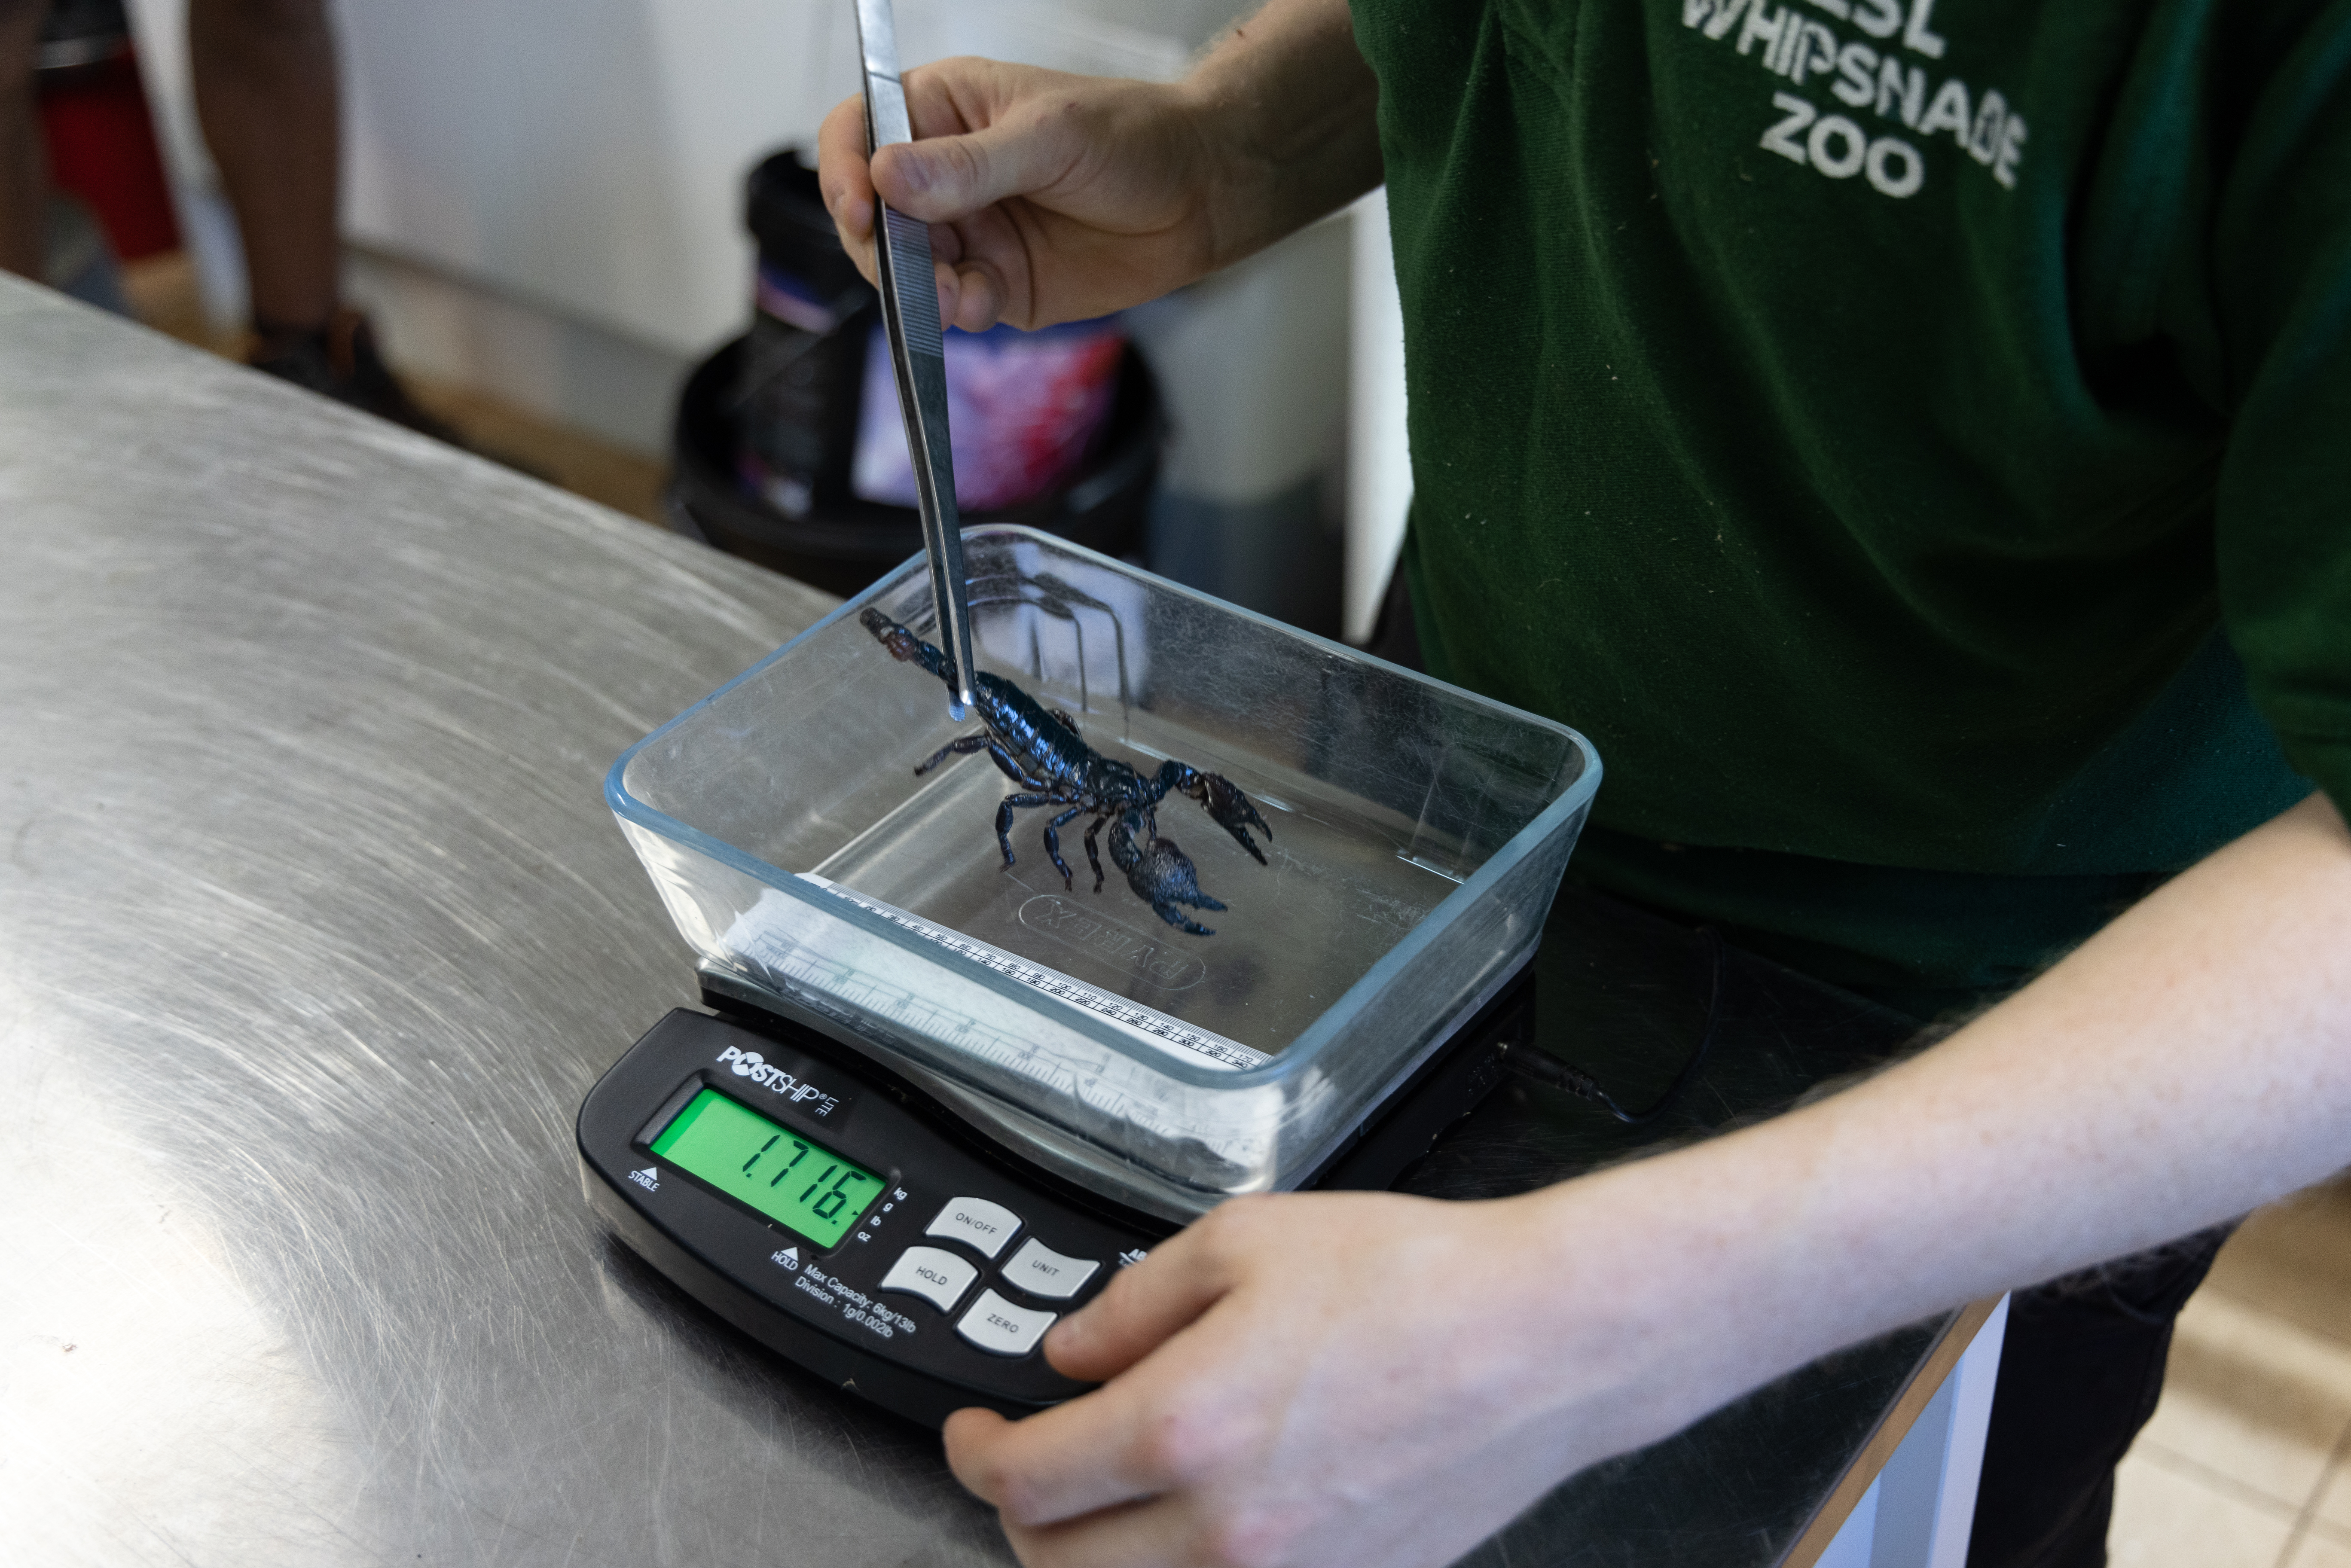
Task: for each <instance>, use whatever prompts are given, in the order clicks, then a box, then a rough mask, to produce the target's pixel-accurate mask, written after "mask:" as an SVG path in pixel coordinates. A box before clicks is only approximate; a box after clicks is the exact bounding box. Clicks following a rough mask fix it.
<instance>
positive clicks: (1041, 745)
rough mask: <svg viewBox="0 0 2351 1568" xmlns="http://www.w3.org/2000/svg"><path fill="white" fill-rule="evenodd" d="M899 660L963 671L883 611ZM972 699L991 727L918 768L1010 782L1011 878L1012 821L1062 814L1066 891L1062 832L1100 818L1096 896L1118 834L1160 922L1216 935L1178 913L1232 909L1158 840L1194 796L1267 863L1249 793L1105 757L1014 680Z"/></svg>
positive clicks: (1004, 815) (1056, 846)
mask: <svg viewBox="0 0 2351 1568" xmlns="http://www.w3.org/2000/svg"><path fill="white" fill-rule="evenodd" d="M858 619H859V620H860V621H861V622H862V623H863V625H864V627H865V629H866V630H867V631H868V632H872V633H873V635H874V637H875V639H876V640H878V641H879V642H880V643H882V644H883V646H884V647H886V648H888V649H889V650H890V653H891V655H892V656H893V658H896V659H899V660H901V661H903V662H904V663H907V664H920V665H922V666H923V668H924V669H925V670H928V671H929V672H930V673H931V674H935V675H936V676H938V677H939V678H940V679H942V680H944V681H946V683H947V685H948V689H950V690H952V689H954V685H955V672H954V666H953V665H952V664H950V663H949V662H948V659H947V656H946V654H945V653H941V652H940V651H939V650H938V649H936V648H935V647H933V646H932V645H931V644H930V643H925V642H924V641H923V640H922V639H921V638H920V637H917V636H916V635H914V632H910V631H908V630H907V629H906V628H905V627H904V626H902V625H900V624H899V623H898V622H895V621H893V620H891V619H890V617H888V616H887V615H884V614H883V612H881V611H879V610H872V609H869V610H867V611H866V612H864V613H863V614H862V615H861V616H860V617H859V618H858ZM971 685H972V696H973V701H974V706H976V707H977V710H978V717H979V721H980V723H981V725H982V726H984V727H983V728H982V729H981V730H980V732H979V733H978V734H977V735H967V736H963V737H959V738H957V739H955V740H951V741H949V742H947V744H946V745H945V746H942V747H939V748H938V750H936V751H935V752H933V753H932V754H931V756H930V758H929V759H928V760H927V761H925V762H924V763H922V764H921V765H920V766H919V767H917V768H915V769H914V776H915V777H916V778H921V777H922V776H923V775H925V774H926V773H928V772H930V771H931V770H932V769H933V768H936V767H937V766H938V765H939V764H940V763H942V762H945V761H946V759H947V758H949V757H951V756H956V755H964V756H968V755H970V754H971V753H973V752H976V751H985V752H987V755H988V758H989V759H990V760H992V761H993V762H994V763H995V764H996V766H997V767H998V768H1000V769H1002V770H1003V772H1004V775H1005V777H1006V778H1008V779H1011V780H1012V782H1013V783H1015V784H1016V785H1018V786H1019V789H1016V790H1015V791H1014V792H1013V793H1011V794H1009V795H1007V796H1006V797H1005V798H1004V800H1003V802H1002V804H1000V805H998V807H997V809H996V842H997V847H998V848H999V849H1001V850H1002V851H1003V852H1004V869H1005V870H1007V871H1009V870H1011V869H1012V866H1013V864H1014V862H1015V861H1016V860H1017V858H1018V857H1017V856H1015V855H1014V854H1013V852H1012V813H1013V812H1014V811H1015V810H1023V809H1026V808H1029V807H1036V806H1059V807H1061V808H1062V810H1061V813H1060V815H1058V816H1056V817H1054V818H1053V819H1052V820H1051V821H1049V822H1047V823H1046V824H1045V853H1046V855H1047V857H1048V858H1049V859H1050V860H1051V861H1052V862H1053V869H1054V870H1055V871H1058V872H1060V873H1061V884H1062V886H1064V887H1066V888H1072V889H1074V888H1075V886H1076V885H1077V883H1076V879H1075V877H1074V876H1073V875H1072V874H1071V871H1070V866H1069V862H1067V861H1064V860H1063V859H1062V858H1061V829H1063V828H1064V827H1067V826H1068V825H1069V824H1070V823H1071V822H1073V821H1076V820H1077V819H1078V818H1080V817H1082V816H1086V815H1088V814H1091V815H1092V817H1093V821H1092V822H1091V823H1089V824H1088V825H1087V828H1086V863H1087V864H1089V865H1091V866H1092V868H1093V873H1094V891H1095V892H1096V893H1100V892H1101V891H1102V855H1101V853H1100V852H1099V851H1098V850H1097V848H1096V845H1095V839H1096V837H1097V836H1098V835H1099V834H1101V832H1102V829H1103V828H1104V827H1105V826H1107V827H1108V828H1109V829H1110V858H1111V863H1112V864H1113V865H1115V866H1116V867H1118V869H1119V870H1120V871H1121V872H1122V873H1124V874H1125V877H1126V885H1127V886H1129V887H1131V888H1133V889H1134V895H1135V896H1136V897H1137V898H1140V899H1141V900H1143V902H1144V903H1145V904H1149V905H1151V909H1152V913H1153V914H1155V915H1158V916H1159V918H1160V919H1162V920H1165V922H1167V924H1168V925H1173V926H1175V927H1176V928H1177V929H1178V930H1181V931H1187V932H1189V933H1191V934H1192V935H1193V936H1215V935H1216V932H1214V931H1213V930H1211V929H1210V928H1209V927H1207V926H1206V925H1201V924H1200V923H1199V922H1198V921H1196V920H1194V919H1192V918H1191V917H1190V916H1188V915H1186V914H1185V913H1184V911H1183V910H1182V909H1181V908H1178V907H1177V906H1178V905H1179V904H1182V905H1189V906H1190V907H1192V908H1194V909H1209V910H1219V909H1222V908H1224V907H1225V905H1223V904H1219V903H1217V901H1216V900H1215V899H1213V898H1211V897H1209V896H1208V895H1207V894H1205V893H1203V892H1201V891H1200V876H1199V872H1198V869H1197V868H1196V867H1195V866H1194V865H1193V864H1192V862H1191V858H1190V857H1189V856H1187V855H1186V854H1185V852H1183V851H1182V850H1180V849H1177V848H1176V847H1175V841H1173V840H1171V839H1164V838H1161V837H1160V836H1159V821H1158V815H1157V811H1158V806H1159V802H1160V801H1161V800H1165V798H1166V797H1167V796H1168V795H1170V794H1172V793H1180V794H1185V795H1189V796H1190V797H1191V798H1192V799H1193V800H1197V801H1198V802H1200V804H1201V805H1202V806H1203V807H1205V808H1207V812H1208V815H1209V816H1210V817H1211V818H1213V819H1214V820H1215V821H1216V823H1217V826H1218V827H1221V828H1223V829H1224V830H1225V831H1227V832H1228V833H1230V834H1232V836H1233V840H1234V841H1235V842H1236V843H1238V844H1239V845H1240V846H1241V848H1243V849H1245V850H1247V851H1248V852H1249V853H1250V855H1252V856H1253V857H1255V859H1256V861H1257V862H1258V864H1259V865H1264V864H1265V863H1266V858H1265V852H1264V851H1262V850H1260V849H1259V848H1258V846H1257V843H1256V841H1254V840H1253V839H1251V838H1250V837H1249V829H1250V828H1251V827H1255V828H1256V829H1257V830H1258V831H1259V832H1262V833H1263V834H1265V836H1266V837H1267V838H1268V839H1271V838H1272V837H1273V830H1272V829H1271V828H1270V827H1268V826H1267V825H1266V821H1265V819H1264V818H1263V817H1261V816H1259V815H1258V810H1257V808H1256V807H1255V806H1253V805H1251V804H1250V803H1249V797H1248V796H1247V795H1245V794H1243V793H1241V789H1240V787H1239V786H1238V785H1237V784H1235V783H1233V782H1232V780H1230V779H1226V778H1225V777H1223V776H1222V775H1220V774H1216V773H1203V772H1201V771H1200V770H1199V769H1198V768H1193V767H1191V766H1189V765H1187V764H1186V763H1182V762H1178V761H1176V760H1175V759H1174V758H1168V759H1167V760H1165V761H1164V762H1162V763H1161V764H1160V765H1159V771H1158V772H1156V773H1154V774H1145V773H1144V772H1142V771H1141V770H1139V769H1138V768H1135V767H1134V765H1133V764H1132V763H1127V762H1121V761H1120V760H1118V759H1117V758H1113V757H1104V756H1103V755H1102V753H1101V752H1099V751H1096V750H1095V749H1093V747H1090V746H1088V745H1087V744H1086V743H1085V741H1084V739H1083V738H1082V737H1081V736H1080V735H1079V733H1078V721H1077V720H1076V719H1074V718H1071V716H1070V715H1069V714H1068V713H1067V712H1065V711H1064V710H1062V709H1061V708H1051V709H1047V708H1045V707H1042V706H1039V704H1038V702H1037V700H1036V699H1035V698H1034V697H1031V696H1030V695H1029V694H1028V693H1027V692H1024V691H1022V690H1021V689H1020V688H1019V686H1016V685H1013V684H1012V683H1011V682H1010V681H1008V680H1005V679H1004V678H1003V677H1001V676H999V675H991V674H987V672H986V671H985V670H982V671H977V672H975V673H974V674H973V676H972V683H971Z"/></svg>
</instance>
